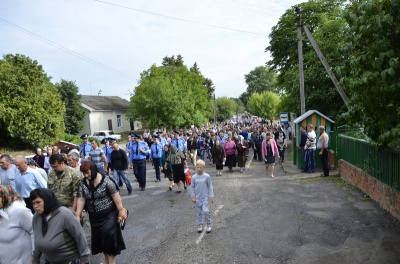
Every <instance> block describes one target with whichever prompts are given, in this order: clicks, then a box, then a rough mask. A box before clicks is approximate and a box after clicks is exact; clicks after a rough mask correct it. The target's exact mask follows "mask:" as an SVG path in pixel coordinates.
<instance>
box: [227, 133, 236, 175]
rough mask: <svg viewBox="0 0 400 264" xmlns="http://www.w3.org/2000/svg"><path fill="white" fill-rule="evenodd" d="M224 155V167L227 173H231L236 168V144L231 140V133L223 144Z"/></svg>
mask: <svg viewBox="0 0 400 264" xmlns="http://www.w3.org/2000/svg"><path fill="white" fill-rule="evenodd" d="M224 149H225V154H226V164H225V165H226V166H228V168H229V171H230V172H232V168H233V167H236V144H235V141H233V140H232V133H229V134H228V138H227V139H226V141H225V144H224Z"/></svg>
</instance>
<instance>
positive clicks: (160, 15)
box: [94, 0, 268, 37]
mask: <svg viewBox="0 0 400 264" xmlns="http://www.w3.org/2000/svg"><path fill="white" fill-rule="evenodd" d="M94 1H95V2H99V3H102V4H107V5H112V6H116V7H120V8H125V9H129V10H133V11H136V12H141V13H145V14H149V15H153V16H159V17H164V18H169V19H174V20H178V21H182V22H187V23H192V24H197V25H202V26H207V27H213V28H219V29H225V30H230V31H236V32H241V33H247V34H253V35H258V36H264V37H267V36H268V35H266V34H261V33H256V32H250V31H245V30H240V29H234V28H228V27H222V26H216V25H211V24H207V23H202V22H197V21H193V20H188V19H184V18H178V17H173V16H167V15H163V14H159V13H154V12H150V11H145V10H141V9H137V8H133V7H128V6H123V5H119V4H114V3H109V2H106V1H101V0H94Z"/></svg>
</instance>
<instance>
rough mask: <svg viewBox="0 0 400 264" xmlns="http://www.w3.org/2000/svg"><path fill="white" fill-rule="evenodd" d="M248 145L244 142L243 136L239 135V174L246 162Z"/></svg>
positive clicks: (237, 146)
mask: <svg viewBox="0 0 400 264" xmlns="http://www.w3.org/2000/svg"><path fill="white" fill-rule="evenodd" d="M248 146H249V143H247V141H246V140H244V138H243V136H242V135H240V136H239V137H238V141H237V145H236V148H237V160H238V166H239V168H240V173H242V172H243V169H244V168H245V166H246V161H247V149H248Z"/></svg>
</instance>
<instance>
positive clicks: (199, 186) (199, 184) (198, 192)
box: [190, 160, 214, 233]
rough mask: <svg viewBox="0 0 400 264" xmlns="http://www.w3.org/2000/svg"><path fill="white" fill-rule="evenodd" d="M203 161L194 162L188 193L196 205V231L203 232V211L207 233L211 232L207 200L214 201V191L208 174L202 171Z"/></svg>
mask: <svg viewBox="0 0 400 264" xmlns="http://www.w3.org/2000/svg"><path fill="white" fill-rule="evenodd" d="M204 167H205V162H204V161H203V160H198V161H197V162H196V174H195V175H193V177H192V184H191V185H190V195H191V197H192V202H193V203H195V204H196V205H195V207H196V218H197V232H199V233H201V232H203V213H204V215H205V219H206V224H207V228H206V231H207V233H210V232H211V213H210V210H209V209H208V202H210V203H214V191H213V186H212V182H211V177H210V175H209V174H207V173H204Z"/></svg>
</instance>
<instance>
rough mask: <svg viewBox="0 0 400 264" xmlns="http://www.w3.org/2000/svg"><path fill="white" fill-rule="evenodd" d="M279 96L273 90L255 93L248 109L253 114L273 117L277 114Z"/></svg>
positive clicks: (248, 103) (250, 99)
mask: <svg viewBox="0 0 400 264" xmlns="http://www.w3.org/2000/svg"><path fill="white" fill-rule="evenodd" d="M278 104H279V97H278V95H277V94H275V93H273V92H263V93H261V94H260V93H254V94H253V95H252V96H250V98H249V101H248V102H247V109H248V110H249V112H250V113H252V114H253V115H256V116H259V117H262V118H268V119H270V118H272V117H273V116H275V115H276V114H277V112H276V110H277V106H278Z"/></svg>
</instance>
